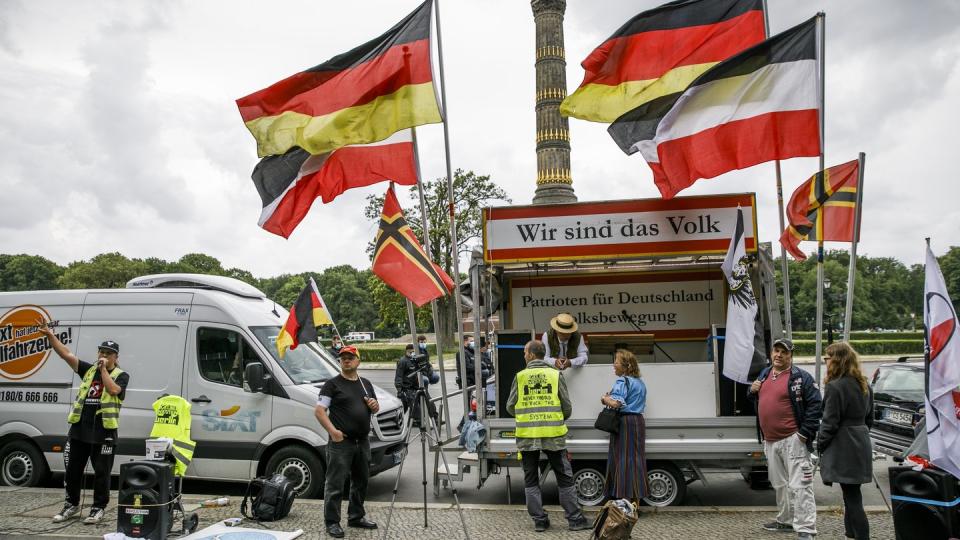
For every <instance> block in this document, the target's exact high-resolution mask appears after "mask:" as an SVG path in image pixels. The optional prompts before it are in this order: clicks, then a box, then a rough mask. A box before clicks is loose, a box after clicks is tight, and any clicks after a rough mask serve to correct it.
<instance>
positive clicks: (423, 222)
mask: <svg viewBox="0 0 960 540" xmlns="http://www.w3.org/2000/svg"><path fill="white" fill-rule="evenodd" d="M410 132H411V134H412V137H413V162H414V167H416V171H417V192H419V194H420V228H421V230H422V231H423V249H425V250H426V251H427V255H428V256H431V254H432V252H431V251H430V220H429V219H428V218H427V198H426V196H424V194H423V177H422V175H421V173H420V149H419V146H418V145H417V128H410ZM430 311H431V314H432V315H433V330H434V336H437V338H436V339H434V341H436V344H437V367H438V369H439V370H440V402H441V406H442V407H443V411H444V414H449V413H450V404H449V400H448V398H447V376H446V374H445V373H444V369H443V347H442V345H441V340H440V339H439V334H440V317H439V311H438V309H437V301H436V300H431V301H430ZM414 347H416V345H414ZM450 424H451V422H445V423H444V425H446V426H447V427H446V431H447V438H448V439H449V438H451V437H453V432H452V431H451V427H450Z"/></svg>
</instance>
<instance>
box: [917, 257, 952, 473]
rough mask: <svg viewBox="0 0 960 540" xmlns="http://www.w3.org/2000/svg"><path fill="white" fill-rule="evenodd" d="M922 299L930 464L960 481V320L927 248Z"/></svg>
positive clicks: (938, 267)
mask: <svg viewBox="0 0 960 540" xmlns="http://www.w3.org/2000/svg"><path fill="white" fill-rule="evenodd" d="M923 300H924V301H923V326H924V329H925V331H926V338H927V339H926V340H927V347H928V350H929V354H928V355H927V364H926V369H927V377H928V379H927V381H928V382H927V385H926V405H927V412H926V419H927V446H928V447H929V448H930V461H931V462H932V463H933V464H934V465H936V466H937V467H940V468H941V469H943V470H945V471H948V472H949V473H950V474H952V475H953V476H955V477H957V478H960V319H958V318H957V312H956V310H954V308H953V302H952V301H951V300H950V293H949V292H947V283H946V281H945V280H944V279H943V273H942V272H941V271H940V265H939V264H938V263H937V258H936V257H935V256H934V255H933V251H931V250H930V246H927V264H926V279H925V280H924V285H923Z"/></svg>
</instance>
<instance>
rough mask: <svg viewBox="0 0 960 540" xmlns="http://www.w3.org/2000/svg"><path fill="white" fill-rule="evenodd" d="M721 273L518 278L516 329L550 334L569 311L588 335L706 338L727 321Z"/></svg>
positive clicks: (513, 296)
mask: <svg viewBox="0 0 960 540" xmlns="http://www.w3.org/2000/svg"><path fill="white" fill-rule="evenodd" d="M725 305H726V304H725V297H724V281H723V274H722V273H720V271H719V270H713V271H710V270H704V271H699V270H698V271H683V272H669V273H656V272H650V273H644V274H602V275H590V276H582V275H581V276H550V277H531V278H515V279H513V280H512V281H511V282H510V309H511V311H510V314H511V318H510V321H511V326H512V327H513V328H534V329H536V331H537V332H538V334H539V332H542V331H544V330H546V329H547V327H548V326H549V324H550V319H551V318H553V317H554V316H555V315H556V314H557V313H561V312H566V313H570V314H571V315H573V317H574V318H575V319H576V320H577V324H578V325H579V328H580V331H581V332H583V333H586V334H589V333H592V332H593V333H596V332H602V333H616V332H642V333H647V334H654V335H655V336H656V339H657V341H668V340H699V339H706V338H707V336H708V335H709V334H710V326H711V325H712V324H719V325H723V324H724V320H725V317H726V315H725V309H724V308H725Z"/></svg>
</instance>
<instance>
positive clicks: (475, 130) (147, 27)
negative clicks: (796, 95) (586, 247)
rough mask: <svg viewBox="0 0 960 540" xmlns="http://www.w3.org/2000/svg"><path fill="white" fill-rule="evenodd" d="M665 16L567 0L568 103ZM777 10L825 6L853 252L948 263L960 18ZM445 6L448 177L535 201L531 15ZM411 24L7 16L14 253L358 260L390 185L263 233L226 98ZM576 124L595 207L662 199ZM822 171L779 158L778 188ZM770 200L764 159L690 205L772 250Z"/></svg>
mask: <svg viewBox="0 0 960 540" xmlns="http://www.w3.org/2000/svg"><path fill="white" fill-rule="evenodd" d="M659 3H661V2H659V1H658V0H643V1H642V2H610V1H607V2H603V8H602V9H599V8H598V3H597V2H590V1H585V0H584V1H576V2H573V1H571V2H568V7H567V12H566V19H565V37H566V55H567V86H568V89H569V90H572V89H574V88H576V86H577V85H579V83H580V80H581V79H582V76H583V72H582V69H581V68H580V67H579V62H580V61H581V60H582V59H583V58H584V57H585V56H586V55H587V54H588V53H589V52H590V51H591V50H592V49H593V48H594V47H596V46H597V45H598V44H599V43H600V42H601V41H602V40H603V39H605V38H606V37H608V36H609V35H610V34H611V33H612V32H613V31H614V30H615V29H616V28H618V27H619V26H620V25H622V24H623V23H624V22H625V21H626V20H627V19H628V18H630V17H632V16H633V15H635V14H636V13H638V12H639V11H641V10H643V9H649V8H652V7H655V6H656V5H658V4H659ZM768 4H769V5H770V6H771V27H772V28H773V30H774V31H775V32H777V31H782V30H784V29H786V28H787V27H789V26H791V25H793V24H797V23H799V22H801V21H803V20H805V19H806V18H808V17H810V16H812V15H813V13H814V12H815V11H817V10H819V9H823V10H826V11H827V13H828V15H827V17H828V18H827V39H828V43H827V47H828V50H827V56H826V59H827V79H826V81H827V96H826V97H827V109H826V110H827V126H826V128H827V137H826V140H827V161H828V165H830V164H836V163H839V162H842V161H846V160H848V159H853V158H854V157H856V153H857V152H859V151H864V152H866V153H867V175H868V176H867V183H866V187H865V192H864V193H865V203H864V211H865V212H864V234H863V240H864V241H863V243H862V244H861V249H860V252H861V253H867V254H869V255H872V256H895V257H898V258H900V259H901V260H904V261H906V262H920V257H922V246H921V247H920V248H917V247H916V246H917V245H920V244H921V243H922V236H924V235H933V236H934V237H935V241H934V245H935V247H937V246H940V249H941V250H945V249H946V248H947V247H948V244H949V243H950V241H951V238H952V236H955V231H956V230H957V226H958V225H960V223H958V222H960V217H958V215H960V212H958V211H957V210H955V208H954V206H955V203H954V201H956V200H957V199H958V195H960V193H958V190H960V188H958V187H954V186H956V185H957V184H956V182H953V181H952V178H950V177H949V175H950V174H952V170H953V165H952V161H951V159H952V157H953V156H952V154H953V153H954V149H953V146H954V145H955V143H954V136H953V133H952V123H951V122H950V119H952V118H956V117H958V116H960V110H958V98H957V96H958V95H960V75H958V67H960V60H958V59H960V28H958V27H957V26H956V24H955V21H957V20H958V18H960V17H958V15H960V4H957V3H956V2H953V1H952V0H937V1H930V2H924V3H923V4H922V7H921V6H920V4H916V3H908V2H898V1H894V0H877V1H868V0H851V1H848V2H827V1H826V0H815V1H812V2H811V1H808V0H777V1H776V2H768ZM441 8H442V17H443V18H442V23H443V29H442V31H443V38H444V55H445V60H446V65H445V75H446V84H447V97H448V99H449V103H448V113H449V118H450V123H449V126H448V127H449V132H450V146H451V147H450V150H451V159H452V163H451V165H452V168H458V167H459V168H463V169H466V170H474V171H475V172H477V173H478V174H489V175H490V176H491V178H492V180H494V181H495V182H497V183H499V184H500V185H501V186H502V187H504V189H505V190H506V191H507V192H508V194H509V195H510V196H511V197H512V198H513V200H514V204H528V203H529V202H530V201H531V199H532V197H533V193H534V190H535V188H536V185H535V178H536V158H535V130H536V127H535V113H534V105H535V98H534V91H535V82H534V62H535V56H534V53H535V39H534V21H533V14H532V10H531V8H530V3H529V2H525V1H518V0H488V1H485V2H484V3H483V4H482V6H481V7H478V4H476V3H465V2H443V3H442V5H441ZM408 9H409V6H403V5H401V3H397V2H395V1H393V0H365V2H364V3H363V5H362V6H360V5H358V4H356V3H353V4H350V3H329V2H328V3H324V4H323V5H322V6H320V5H318V4H317V3H316V2H314V1H311V0H289V1H288V2H285V3H284V10H272V11H271V10H266V11H264V10H263V9H262V4H261V3H259V2H257V1H254V0H236V1H229V2H228V1H226V0H208V1H205V2H164V3H155V2H150V1H148V0H131V1H129V2H123V3H106V4H104V3H101V2H93V1H90V0H81V1H77V2H51V1H49V0H36V1H31V2H12V1H9V0H8V1H4V2H0V115H2V117H3V118H4V121H3V122H2V123H0V137H2V140H3V141H4V145H3V146H0V190H2V191H3V194H4V198H3V199H2V202H0V205H2V211H0V234H2V235H3V237H4V240H5V244H4V246H5V247H4V250H5V251H7V252H12V253H16V252H26V253H36V254H39V255H43V256H46V257H48V258H51V259H53V260H55V261H57V262H59V263H61V264H62V263H66V262H69V261H70V260H76V259H89V258H90V257H93V256H94V255H97V254H98V253H102V252H109V251H120V252H122V253H124V254H126V255H128V256H131V257H150V256H156V257H161V258H165V259H167V260H176V259H179V258H180V257H181V256H182V255H183V254H184V253H189V252H202V253H208V254H210V255H212V256H214V257H217V258H218V259H220V260H221V261H222V262H223V263H224V265H225V266H230V267H240V268H246V269H249V270H251V271H252V272H253V273H254V274H255V275H260V276H265V275H274V274H279V273H283V272H299V271H305V270H318V269H322V268H325V267H327V266H332V265H335V264H343V263H348V264H353V265H356V266H359V267H366V266H367V265H368V264H369V261H368V260H367V256H366V253H365V251H364V248H365V246H366V244H367V242H368V241H369V240H370V239H371V238H373V235H374V234H375V233H376V224H375V223H370V222H368V221H366V220H365V219H364V218H363V217H362V216H361V211H362V208H363V206H364V196H365V195H366V194H368V193H382V190H383V186H372V187H370V188H367V189H364V190H358V191H356V192H350V193H347V194H345V195H344V196H342V197H341V198H339V199H337V200H336V201H334V203H332V204H330V205H322V204H320V203H317V204H316V205H315V206H314V208H313V210H312V211H311V213H310V214H309V215H308V216H307V218H306V219H305V220H304V221H303V223H302V224H301V226H300V227H299V228H298V229H297V231H296V232H295V233H294V234H293V236H292V237H291V239H290V240H284V239H282V238H279V237H276V236H273V235H271V234H269V233H266V232H264V231H262V230H261V229H259V228H258V227H257V225H256V220H257V217H258V215H259V213H260V205H261V203H260V200H259V197H258V196H257V194H256V192H255V190H254V189H253V187H252V183H251V181H250V172H251V171H252V169H253V167H254V165H255V164H256V162H257V157H256V153H255V145H254V142H253V139H252V137H251V136H250V134H249V133H248V132H247V131H246V129H245V128H244V126H243V124H242V122H241V120H240V117H239V114H238V112H237V109H236V106H235V104H234V100H235V99H236V98H237V97H239V96H242V95H246V94H248V93H250V92H252V91H255V90H257V89H259V88H262V87H264V86H266V85H269V84H270V83H272V82H274V81H276V80H279V79H280V78H283V77H285V76H287V75H290V74H292V73H294V72H296V71H299V70H302V69H304V68H306V67H309V66H312V65H316V64H318V63H319V62H321V61H323V60H325V59H327V58H330V57H332V56H334V55H336V54H339V53H342V52H344V51H347V50H349V49H350V48H352V47H353V46H356V45H358V44H359V43H361V42H363V41H365V40H367V39H370V38H372V37H374V36H376V35H378V34H380V33H382V32H383V31H384V30H385V29H386V28H389V27H390V26H391V25H392V24H394V23H395V22H396V21H398V20H399V19H400V18H401V17H402V16H403V15H404V14H405V12H406V11H407V10H408ZM291 13H293V14H297V16H294V17H291V15H290V14H291ZM225 14H229V16H230V21H229V24H223V21H224V20H225V19H224V17H225ZM570 126H571V138H572V140H571V144H572V155H571V160H572V168H573V178H574V188H575V189H576V193H577V195H578V197H579V198H580V200H581V201H590V200H601V199H617V198H648V197H657V191H656V189H655V188H654V187H653V183H652V180H651V174H650V171H649V168H648V167H647V165H646V163H644V162H643V160H642V159H640V158H639V157H636V156H634V157H633V158H631V157H627V156H625V155H623V154H622V152H620V150H619V149H618V148H617V147H616V146H615V145H614V144H613V143H612V141H611V140H610V138H609V136H608V135H607V133H606V131H605V129H606V126H605V125H602V124H595V123H589V122H583V121H580V120H571V121H570ZM418 138H419V141H418V142H419V145H420V165H421V169H422V171H423V176H424V178H427V179H433V178H438V177H442V176H444V175H445V174H446V170H447V167H446V161H445V148H444V141H443V129H442V127H441V126H439V125H433V126H424V127H423V128H420V129H418ZM816 166H817V160H816V159H793V160H788V161H786V162H784V163H783V178H784V191H785V193H784V195H785V196H786V197H789V194H790V193H791V192H792V190H793V189H794V188H795V187H796V186H797V185H799V184H800V182H802V181H803V180H805V179H806V178H808V177H809V176H810V174H812V173H813V172H814V171H815V170H816ZM773 185H774V181H773V165H772V164H763V165H759V166H757V167H753V168H751V169H748V170H745V171H737V172H732V173H729V174H726V175H723V176H722V177H720V178H717V179H712V180H705V181H701V182H698V183H697V184H696V185H695V186H693V187H692V188H690V189H689V190H687V191H685V192H684V195H687V194H689V195H703V194H711V193H723V192H745V191H755V192H756V193H757V200H758V218H759V223H760V236H761V239H762V240H765V241H776V239H777V238H778V237H779V224H778V218H777V211H776V208H777V206H776V194H775V191H774V187H773ZM930 216H936V219H935V220H931V219H930ZM951 235H952V236H951ZM937 238H943V240H942V241H941V242H937V241H936V239H937ZM954 242H955V241H954ZM812 246H813V244H809V245H807V244H804V247H805V248H808V249H812ZM836 247H842V246H841V245H839V244H838V245H837V246H836Z"/></svg>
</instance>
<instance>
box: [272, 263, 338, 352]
mask: <svg viewBox="0 0 960 540" xmlns="http://www.w3.org/2000/svg"><path fill="white" fill-rule="evenodd" d="M326 324H333V319H332V318H331V316H330V312H329V311H328V310H327V306H326V305H325V304H324V303H323V297H321V296H320V290H319V289H317V283H316V282H315V281H313V278H310V282H309V283H307V286H306V287H304V288H303V290H302V291H300V295H299V296H298V297H297V300H296V301H295V302H294V303H293V306H292V307H291V308H290V315H289V316H288V317H287V322H285V323H284V324H283V328H281V329H280V334H279V335H277V353H278V354H279V355H280V358H281V359H282V358H283V357H284V355H286V354H287V349H288V348H289V349H296V348H297V345H299V344H301V343H309V342H311V341H314V342H315V341H317V327H318V326H323V325H326Z"/></svg>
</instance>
